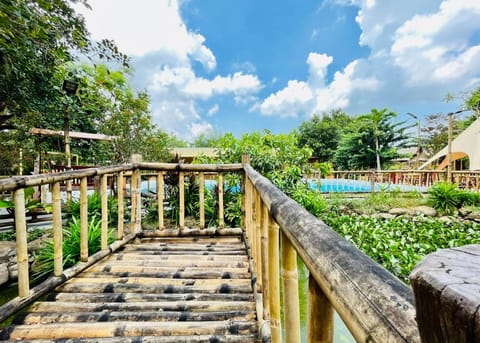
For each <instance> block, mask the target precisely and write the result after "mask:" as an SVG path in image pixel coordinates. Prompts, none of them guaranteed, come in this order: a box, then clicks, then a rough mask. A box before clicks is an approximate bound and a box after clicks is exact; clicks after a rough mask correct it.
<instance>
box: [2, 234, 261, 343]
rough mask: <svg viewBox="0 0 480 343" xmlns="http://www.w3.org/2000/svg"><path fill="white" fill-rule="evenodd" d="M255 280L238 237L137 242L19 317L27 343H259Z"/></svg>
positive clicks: (14, 336)
mask: <svg viewBox="0 0 480 343" xmlns="http://www.w3.org/2000/svg"><path fill="white" fill-rule="evenodd" d="M256 317H257V314H256V303H255V299H254V296H253V288H252V277H251V273H250V269H249V262H248V257H247V253H246V249H245V246H244V243H243V241H242V239H241V237H239V236H233V237H230V236H218V237H209V236H200V237H197V236H196V237H155V236H153V235H151V234H149V235H148V237H145V238H139V239H136V240H135V243H131V244H128V245H126V246H125V247H124V248H123V249H121V250H120V251H118V252H116V253H114V254H112V255H110V256H107V257H106V258H104V259H103V260H101V261H99V262H98V263H97V264H95V265H93V266H91V267H90V268H88V269H86V270H85V271H84V272H82V273H81V274H79V275H77V277H75V278H73V279H71V280H69V281H67V282H66V283H64V284H62V285H60V286H58V287H57V288H56V290H55V292H54V293H51V294H49V295H48V296H47V297H45V298H44V299H43V301H37V302H35V303H34V304H33V305H31V306H30V307H29V309H28V311H26V312H25V313H22V314H19V315H17V316H16V317H15V318H14V320H13V322H12V325H11V326H10V327H8V328H6V329H4V330H3V331H2V332H0V339H3V340H6V341H7V342H8V341H12V342H13V341H18V340H22V341H23V342H44V343H47V342H65V343H66V342H72V343H73V342H78V343H80V342H85V343H87V342H99V343H102V342H104V343H110V342H160V343H162V342H164V343H168V342H256V341H257V340H258V338H257V337H258V323H257V318H256Z"/></svg>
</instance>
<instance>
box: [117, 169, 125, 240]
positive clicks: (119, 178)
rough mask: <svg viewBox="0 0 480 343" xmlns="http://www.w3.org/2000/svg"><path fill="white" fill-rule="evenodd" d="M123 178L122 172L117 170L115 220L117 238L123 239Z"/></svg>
mask: <svg viewBox="0 0 480 343" xmlns="http://www.w3.org/2000/svg"><path fill="white" fill-rule="evenodd" d="M124 186H125V185H124V179H123V172H119V173H118V175H117V203H118V220H117V238H118V239H123V235H124V231H123V229H124V225H123V221H124V220H125V219H124V216H125V213H124V211H125V210H124V203H123V191H124Z"/></svg>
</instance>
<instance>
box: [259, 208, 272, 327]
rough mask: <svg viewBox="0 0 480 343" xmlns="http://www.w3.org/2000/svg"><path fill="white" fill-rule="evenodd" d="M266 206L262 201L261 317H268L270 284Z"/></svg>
mask: <svg viewBox="0 0 480 343" xmlns="http://www.w3.org/2000/svg"><path fill="white" fill-rule="evenodd" d="M268 221H269V220H268V208H267V206H265V204H263V203H262V210H261V226H262V229H261V256H262V288H263V318H264V319H265V320H269V319H270V286H269V280H268V277H269V273H268V264H269V260H268Z"/></svg>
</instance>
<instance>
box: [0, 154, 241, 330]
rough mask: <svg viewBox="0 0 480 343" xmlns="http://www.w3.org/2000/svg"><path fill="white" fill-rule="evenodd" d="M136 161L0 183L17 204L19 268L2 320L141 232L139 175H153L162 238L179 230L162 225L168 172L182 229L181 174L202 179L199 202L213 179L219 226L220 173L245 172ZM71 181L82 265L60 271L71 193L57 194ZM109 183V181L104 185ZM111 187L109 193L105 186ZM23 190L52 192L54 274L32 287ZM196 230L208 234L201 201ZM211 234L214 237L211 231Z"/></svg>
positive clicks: (0, 314) (238, 167) (227, 167)
mask: <svg viewBox="0 0 480 343" xmlns="http://www.w3.org/2000/svg"><path fill="white" fill-rule="evenodd" d="M133 162H134V163H131V164H126V165H121V166H112V167H103V168H91V169H83V170H77V171H67V172H61V173H55V174H42V175H32V176H16V177H12V178H5V179H1V180H0V193H1V192H5V193H8V192H10V193H11V196H12V199H14V203H15V232H16V246H17V249H16V252H17V264H18V297H16V298H14V299H13V300H11V301H10V302H8V303H6V304H5V305H3V306H1V307H0V309H1V310H0V321H3V320H5V319H6V318H8V317H9V316H10V315H12V314H13V313H15V312H16V311H18V310H19V309H21V308H22V307H24V306H26V305H27V304H29V303H31V302H32V301H34V300H36V299H37V298H39V297H40V296H42V295H43V294H45V293H46V292H48V291H50V290H52V289H53V288H54V287H56V286H58V285H59V284H61V283H63V282H65V281H66V280H68V279H70V278H72V277H73V276H75V275H77V274H78V273H80V272H81V271H83V270H85V269H86V268H87V267H89V266H91V265H92V264H94V263H95V262H97V261H99V260H100V259H102V258H103V257H105V256H106V255H108V254H110V253H112V252H113V251H115V250H117V249H118V248H120V247H122V246H123V245H125V244H126V243H128V242H129V241H131V240H132V239H134V238H135V237H136V235H137V234H138V233H139V232H141V230H142V227H141V225H142V206H143V203H142V190H141V183H142V174H145V175H149V173H150V174H151V173H152V172H154V175H155V179H156V181H157V192H156V193H157V198H156V200H157V202H158V213H159V221H158V228H159V230H164V231H165V235H172V234H175V233H174V232H173V231H176V232H177V234H178V232H180V231H179V230H166V229H165V225H164V198H163V187H164V174H165V173H167V172H174V173H178V175H179V184H178V187H179V198H180V199H179V205H180V211H179V228H180V229H183V228H185V203H184V202H185V199H184V176H185V173H196V174H199V175H200V185H199V189H200V193H201V194H202V193H203V195H200V198H204V191H205V190H204V187H205V185H204V184H205V178H204V174H205V173H209V175H211V174H214V175H217V182H218V185H219V187H218V192H219V194H218V204H219V211H218V216H219V217H218V222H219V228H223V226H224V211H223V206H224V204H223V192H224V188H223V173H232V172H233V173H239V172H242V171H243V167H242V164H231V165H182V164H168V163H141V162H139V159H138V158H137V159H133ZM92 178H99V179H100V183H99V184H100V186H99V187H100V189H99V192H100V196H101V251H99V252H98V253H95V254H91V253H90V252H89V251H88V221H89V218H88V217H89V214H88V200H87V199H88V192H89V189H88V181H89V180H91V179H92ZM73 180H79V181H78V183H79V191H78V200H79V204H80V243H79V244H80V263H78V264H77V265H76V266H74V267H72V268H70V269H68V270H64V268H63V228H62V226H63V219H62V217H63V215H62V209H63V201H64V200H66V199H67V197H68V192H69V191H70V189H68V188H67V189H66V191H67V192H66V194H65V192H64V193H62V191H61V184H62V183H69V182H72V181H73ZM109 180H111V182H108V181H109ZM127 183H130V195H129V198H130V222H129V223H125V212H124V203H125V200H126V199H125V194H124V191H125V189H126V184H127ZM109 184H110V185H111V186H110V189H108V185H109ZM27 187H42V188H43V189H44V191H46V190H47V188H49V189H50V193H51V194H50V196H45V195H44V198H45V199H46V198H50V199H51V202H52V232H53V245H54V258H53V260H54V270H53V275H52V276H51V277H50V278H48V279H47V280H46V281H44V282H42V283H41V284H39V285H38V286H35V287H33V288H32V289H30V281H31V280H30V275H29V261H28V251H27V250H28V249H27V231H28V227H27V221H26V211H25V197H24V189H25V188H27ZM114 189H116V192H115V193H116V198H117V203H118V208H117V215H118V218H117V222H118V225H117V228H116V237H115V238H116V241H115V242H114V243H112V244H110V245H108V229H109V228H108V219H109V217H110V216H111V214H110V213H108V195H109V192H110V193H114V192H113V190H114ZM199 226H200V229H201V230H202V229H204V233H203V234H205V235H208V234H212V230H207V229H205V211H204V204H203V202H202V203H201V204H200V225H199ZM223 231H224V232H223V233H224V234H228V233H229V230H228V229H225V230H223ZM213 233H218V232H216V231H215V230H214V231H213Z"/></svg>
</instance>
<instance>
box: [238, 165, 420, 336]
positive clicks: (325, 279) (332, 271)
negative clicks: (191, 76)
mask: <svg viewBox="0 0 480 343" xmlns="http://www.w3.org/2000/svg"><path fill="white" fill-rule="evenodd" d="M244 169H245V173H246V175H247V178H248V179H249V181H250V182H251V184H252V185H253V188H254V189H255V192H258V193H259V194H260V196H261V201H262V202H263V204H264V205H265V206H266V207H267V208H268V212H269V214H270V215H271V217H272V220H274V221H275V222H276V223H278V225H279V227H280V230H281V233H282V265H283V267H284V273H283V274H284V275H285V276H286V277H287V280H286V282H285V281H284V286H285V287H290V289H291V290H288V291H287V290H285V289H284V294H287V298H286V299H285V300H284V301H285V306H286V307H287V306H290V307H291V306H292V305H288V304H289V303H290V301H292V302H294V301H295V300H292V299H290V298H289V296H288V294H291V292H294V290H293V288H294V286H292V285H291V284H289V283H290V282H291V281H292V279H294V277H295V275H294V273H295V272H294V271H293V268H294V266H293V264H294V262H293V261H294V258H293V256H294V254H293V253H292V252H291V251H292V250H294V251H296V253H297V254H298V255H299V256H300V258H301V259H302V260H303V262H304V264H305V266H306V267H307V268H308V270H309V272H310V278H313V279H314V280H315V282H316V284H317V285H318V287H320V289H321V291H322V292H323V294H324V295H325V299H326V301H327V303H328V304H331V306H332V307H333V308H335V310H336V311H337V313H338V314H339V315H340V317H341V318H342V319H343V321H344V323H345V324H346V326H347V327H348V328H349V330H350V332H351V333H352V335H353V336H354V338H355V339H356V340H357V341H360V342H365V341H369V342H384V341H385V339H388V341H389V342H419V341H420V339H419V333H418V328H417V325H416V321H415V308H414V304H413V294H412V291H411V290H410V289H409V288H408V287H407V286H406V285H405V284H403V283H402V282H401V281H400V280H398V279H397V278H396V277H395V276H393V275H392V274H390V273H389V272H388V271H386V270H385V269H384V268H383V267H381V266H380V265H379V264H377V263H376V262H374V261H373V260H372V259H371V258H369V257H368V256H367V255H365V254H364V253H363V252H361V251H360V250H359V249H357V248H356V247H354V246H353V245H352V244H351V243H349V242H348V241H346V240H345V239H344V238H342V237H340V236H339V235H338V234H337V233H335V232H334V231H333V230H332V229H330V228H329V227H328V226H326V225H325V224H324V223H322V222H321V221H320V220H318V219H317V218H315V217H314V216H312V215H311V214H310V213H308V212H307V211H306V210H305V209H303V208H302V207H301V206H299V205H298V204H297V203H296V202H295V201H293V200H292V199H290V198H289V197H287V196H286V195H285V194H283V193H282V192H281V191H280V190H279V189H278V188H276V187H275V186H273V185H272V183H271V182H270V181H269V180H267V179H266V178H265V177H263V176H262V175H260V174H259V173H258V172H256V171H255V170H254V169H253V168H252V167H250V166H249V165H245V167H244ZM248 184H249V182H248V181H247V185H248ZM252 226H253V224H252ZM247 231H248V228H247ZM270 232H271V231H270V230H269V233H270ZM269 239H271V237H269ZM269 243H270V245H269V247H270V248H271V249H278V242H277V245H276V246H274V247H272V246H271V244H272V243H271V242H269ZM284 250H285V251H284ZM269 257H271V259H269V261H270V263H269V265H270V268H272V266H274V265H276V263H275V262H273V261H278V257H277V256H275V255H274V253H273V252H272V251H271V250H270V251H269ZM283 260H285V261H283ZM295 262H296V261H295ZM269 274H271V278H272V277H273V280H270V284H271V285H272V281H273V282H275V279H276V276H274V275H273V273H269ZM289 280H290V281H289ZM274 293H275V287H274V286H271V287H270V297H271V299H273V298H274V297H275V295H274ZM313 293H314V292H312V295H313ZM325 299H324V300H323V301H322V300H321V299H320V300H318V299H317V302H325ZM296 301H298V299H297V300H296ZM270 306H271V307H270V312H271V331H272V341H273V342H278V341H279V340H278V338H275V339H274V337H278V332H277V330H278V328H277V327H276V319H275V320H274V313H275V311H276V308H275V305H274V303H273V302H271V303H270ZM328 306H330V305H328ZM328 306H327V307H328ZM291 308H295V305H293V307H291ZM290 311H291V310H289V309H287V308H285V311H284V313H290ZM292 311H293V313H294V316H295V317H296V313H295V310H292ZM328 311H329V310H328V309H327V312H328ZM289 315H290V314H289ZM325 317H326V318H327V319H328V318H330V315H328V314H327V315H326V316H325ZM290 321H293V322H298V321H297V319H296V318H295V319H293V318H292V319H288V320H287V319H285V323H286V325H289V324H287V323H289V322H290ZM314 323H316V321H314V322H312V325H313V324H314ZM296 325H297V323H293V324H292V326H291V327H288V328H286V329H285V334H287V335H290V334H291V336H289V337H288V338H287V339H286V341H288V342H294V341H297V340H298V339H299V338H298V333H297V332H296V331H295V330H296ZM329 327H330V324H329V323H326V324H325V328H329ZM327 336H329V335H328V334H327ZM310 337H314V336H313V335H312V336H310Z"/></svg>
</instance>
